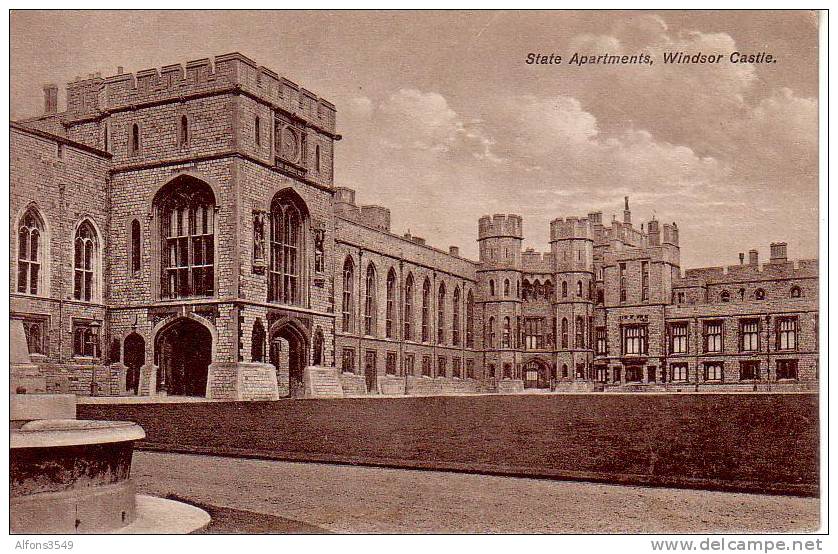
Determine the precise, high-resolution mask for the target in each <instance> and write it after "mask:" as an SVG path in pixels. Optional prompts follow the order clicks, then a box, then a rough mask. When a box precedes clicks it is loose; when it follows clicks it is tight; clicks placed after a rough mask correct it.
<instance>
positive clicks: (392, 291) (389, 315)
mask: <svg viewBox="0 0 838 554" xmlns="http://www.w3.org/2000/svg"><path fill="white" fill-rule="evenodd" d="M395 319H396V272H395V271H393V269H392V268H391V269H390V271H389V272H388V273H387V309H386V313H385V317H384V334H385V336H386V337H387V338H388V339H392V338H393V334H394V325H393V323H394V321H395Z"/></svg>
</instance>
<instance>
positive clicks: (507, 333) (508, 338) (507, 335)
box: [501, 317, 512, 348]
mask: <svg viewBox="0 0 838 554" xmlns="http://www.w3.org/2000/svg"><path fill="white" fill-rule="evenodd" d="M502 341H503V342H502V344H501V346H502V347H503V348H512V324H511V322H510V320H509V318H508V317H505V318H503V337H502Z"/></svg>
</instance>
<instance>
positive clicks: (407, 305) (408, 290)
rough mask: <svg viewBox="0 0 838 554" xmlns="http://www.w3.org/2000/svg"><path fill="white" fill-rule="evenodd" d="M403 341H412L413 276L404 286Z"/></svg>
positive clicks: (409, 277) (410, 276)
mask: <svg viewBox="0 0 838 554" xmlns="http://www.w3.org/2000/svg"><path fill="white" fill-rule="evenodd" d="M404 340H413V274H412V273H411V274H408V276H407V281H406V282H405V284H404Z"/></svg>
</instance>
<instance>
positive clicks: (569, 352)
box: [550, 217, 594, 381]
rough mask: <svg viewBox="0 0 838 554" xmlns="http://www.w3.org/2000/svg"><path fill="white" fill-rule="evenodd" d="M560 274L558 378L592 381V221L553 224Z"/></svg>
mask: <svg viewBox="0 0 838 554" xmlns="http://www.w3.org/2000/svg"><path fill="white" fill-rule="evenodd" d="M550 248H551V251H552V253H553V260H554V262H553V263H554V264H555V266H554V271H555V274H556V300H555V310H554V316H555V318H556V319H555V321H556V350H557V355H556V374H557V377H558V378H559V379H560V380H575V381H579V380H588V379H591V378H592V375H591V363H592V359H593V344H592V342H593V340H592V339H593V333H592V326H593V316H594V310H593V288H594V286H593V279H594V274H593V271H594V265H593V258H594V234H593V224H592V222H591V220H590V219H588V218H581V219H580V218H576V217H568V218H567V219H554V220H553V221H551V222H550Z"/></svg>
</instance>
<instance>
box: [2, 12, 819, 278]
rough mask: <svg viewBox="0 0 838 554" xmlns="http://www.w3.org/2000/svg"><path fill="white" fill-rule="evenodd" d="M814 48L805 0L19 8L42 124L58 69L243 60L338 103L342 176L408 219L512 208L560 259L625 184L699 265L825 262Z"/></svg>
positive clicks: (531, 242)
mask: <svg viewBox="0 0 838 554" xmlns="http://www.w3.org/2000/svg"><path fill="white" fill-rule="evenodd" d="M817 40H818V37H817V17H816V15H814V14H812V13H807V12H783V13H765V12H741V13H738V12H724V13H721V14H718V13H712V12H662V13H659V14H656V13H653V12H549V13H539V12H523V13H510V12H499V11H496V12H472V13H464V12H444V13H433V12H421V13H419V12H412V13H411V12H388V13H381V12H342V13H328V12H319V13H303V12H282V13H279V12H268V13H255V12H201V13H188V12H166V13H154V12H119V13H109V12H80V13H73V12H49V13H39V12H14V13H12V16H11V114H12V117H13V118H20V117H25V116H29V115H37V114H38V113H39V111H40V109H41V104H42V97H41V95H42V93H41V86H42V85H43V84H44V83H46V82H56V83H62V84H63V83H66V82H67V81H70V80H72V79H73V78H74V77H75V76H76V75H87V74H88V73H94V72H97V71H99V72H101V73H102V75H103V76H107V75H112V74H114V73H115V72H116V67H117V66H118V65H121V66H124V67H125V70H126V71H137V70H140V69H146V68H149V67H159V66H162V65H167V64H171V63H177V62H185V61H187V60H191V59H196V58H201V57H211V56H213V55H217V54H223V53H227V52H232V51H239V52H241V53H243V54H245V55H247V56H249V57H251V58H253V59H254V60H256V61H257V62H258V63H260V64H262V65H265V66H267V67H269V68H272V69H274V70H275V71H277V72H278V73H280V74H282V75H285V76H287V77H288V78H290V79H291V80H293V81H295V82H297V83H300V84H301V85H302V86H305V87H306V88H308V89H310V90H313V91H314V92H316V93H318V94H320V95H321V96H323V97H324V98H327V99H329V100H331V101H332V102H334V103H335V104H336V105H337V107H338V126H339V130H340V132H341V133H342V134H343V136H344V139H343V140H342V141H341V142H340V143H338V146H337V161H336V182H337V184H339V185H343V186H348V187H352V188H355V189H356V190H357V191H358V201H359V202H361V203H369V204H381V205H384V206H387V207H389V208H390V209H391V210H392V216H393V230H394V231H395V232H398V233H401V232H404V231H406V230H408V229H409V230H410V231H411V232H412V233H413V234H414V235H419V236H424V237H426V238H427V240H428V242H429V243H430V244H433V245H435V246H439V247H442V248H445V247H447V246H448V245H449V244H458V245H460V246H461V249H462V251H463V253H464V254H465V255H467V256H470V257H476V253H477V245H476V242H475V238H476V234H477V218H478V217H480V216H481V215H483V214H491V213H505V212H511V213H519V214H521V215H523V217H524V233H525V235H526V237H525V240H524V243H525V246H532V247H535V248H536V249H539V250H542V249H547V248H548V244H547V241H548V225H549V221H550V220H551V219H553V218H555V217H566V216H571V215H585V214H587V213H588V212H591V211H597V210H601V211H603V213H604V218H605V219H606V220H610V219H611V214H618V217H620V214H621V210H622V198H623V196H625V195H628V196H630V198H631V205H632V212H633V219H634V222H635V223H636V224H638V225H639V224H640V222H645V221H648V220H649V219H650V218H651V217H652V216H653V215H655V216H656V217H657V218H658V219H659V220H662V221H676V222H677V223H678V225H679V228H680V230H681V260H682V266H683V267H695V266H701V265H721V264H726V263H736V262H737V261H738V259H737V253H738V252H740V251H747V250H748V249H750V248H754V247H756V248H758V249H759V250H760V253H761V255H762V256H763V257H764V258H767V254H768V243H769V242H771V241H777V240H785V241H787V242H788V243H789V255H790V256H791V257H794V258H798V257H815V256H817V251H818V250H817V240H818V226H817V214H818V179H817V157H818V149H817V137H818V134H817V129H818V120H817V113H818V104H817V94H818V70H817V59H818V55H817V53H818V43H817ZM665 51H685V52H690V53H694V52H698V51H701V52H703V53H721V54H725V55H726V54H728V53H730V52H733V51H740V52H746V53H758V52H770V53H772V55H773V56H774V57H775V58H776V59H777V61H776V63H772V64H761V65H760V64H730V63H727V62H726V61H725V62H723V63H720V64H713V65H705V66H701V65H679V66H673V65H665V64H664V63H663V59H662V56H661V53H662V52H665ZM530 52H540V53H545V54H549V53H556V54H559V55H561V56H563V58H564V61H565V62H567V61H568V60H569V58H570V57H571V55H572V54H573V52H580V53H584V54H604V53H612V54H613V53H619V54H623V53H625V54H640V53H648V54H650V55H651V56H652V59H653V60H654V63H653V64H652V65H624V66H602V65H601V66H585V67H576V66H571V65H568V64H567V63H563V64H562V65H541V66H535V65H527V64H525V63H524V62H525V59H526V56H527V54H528V53H530ZM60 100H61V102H62V103H63V90H62V91H61V97H60Z"/></svg>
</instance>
